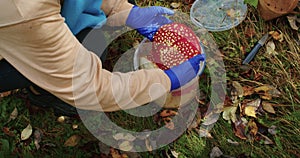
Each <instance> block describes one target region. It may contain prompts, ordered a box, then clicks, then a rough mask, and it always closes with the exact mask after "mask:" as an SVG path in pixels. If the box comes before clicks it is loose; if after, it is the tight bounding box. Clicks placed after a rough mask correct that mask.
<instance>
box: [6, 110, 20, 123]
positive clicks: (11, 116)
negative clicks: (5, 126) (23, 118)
mask: <svg viewBox="0 0 300 158" xmlns="http://www.w3.org/2000/svg"><path fill="white" fill-rule="evenodd" d="M17 117H18V109H17V108H16V107H15V108H14V110H13V111H12V112H11V114H10V116H9V119H8V121H7V122H10V121H11V120H14V119H16V118H17Z"/></svg>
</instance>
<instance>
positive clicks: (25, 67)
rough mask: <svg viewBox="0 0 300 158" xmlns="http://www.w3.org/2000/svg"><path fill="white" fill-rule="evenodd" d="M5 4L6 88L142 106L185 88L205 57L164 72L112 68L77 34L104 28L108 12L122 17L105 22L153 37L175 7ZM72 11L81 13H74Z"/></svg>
mask: <svg viewBox="0 0 300 158" xmlns="http://www.w3.org/2000/svg"><path fill="white" fill-rule="evenodd" d="M1 3H2V5H1V6H0V8H2V9H1V11H0V12H1V13H0V43H1V45H0V56H1V58H3V59H2V61H3V60H5V61H7V63H5V62H4V63H3V62H2V61H1V63H0V67H1V73H2V75H1V76H0V83H1V90H2V91H4V90H9V89H14V88H20V87H22V84H23V83H25V85H26V84H30V83H34V84H35V85H37V86H38V87H40V88H41V89H44V90H45V91H47V92H49V93H51V94H52V95H54V96H56V97H57V98H59V99H61V100H62V101H63V102H65V103H67V104H69V105H72V106H74V107H76V108H80V109H84V110H100V111H105V112H110V111H117V110H121V109H129V108H135V107H137V106H141V105H143V104H145V103H148V102H150V101H152V100H155V99H157V98H159V97H161V96H163V95H164V94H166V93H167V92H169V91H172V90H174V89H177V88H179V87H181V86H183V85H184V84H186V83H187V82H188V81H190V80H192V79H193V78H195V77H196V72H197V71H198V69H199V62H200V61H201V60H203V59H202V58H201V57H199V56H196V57H194V58H191V59H190V60H189V61H187V62H185V63H183V64H181V65H178V66H175V67H173V68H170V69H168V70H165V71H163V70H160V69H151V70H138V71H134V72H128V73H120V72H109V71H107V70H105V69H103V68H102V62H101V60H100V59H99V57H98V56H97V55H96V54H94V53H93V52H91V51H89V50H87V49H86V48H85V47H84V46H83V45H81V44H80V42H79V41H78V39H76V38H75V36H74V34H80V32H81V31H82V30H84V29H86V28H87V27H101V24H102V23H103V21H106V16H114V15H118V16H114V17H113V18H109V19H110V20H111V21H107V23H111V25H127V26H129V27H132V28H134V29H136V30H137V31H138V32H139V33H141V34H142V35H143V36H145V37H147V38H149V39H151V38H152V37H153V34H154V33H155V31H157V29H158V28H159V27H160V26H161V25H163V24H165V23H168V22H170V21H169V20H168V19H167V18H165V17H164V16H163V15H164V14H172V11H171V10H169V9H166V8H163V7H155V6H152V7H145V8H140V7H137V6H134V5H132V4H130V3H128V2H127V1H125V0H103V1H101V0H99V1H92V0H76V1H75V0H64V2H63V3H64V5H63V8H62V11H61V10H60V9H61V4H60V2H59V1H57V0H36V1H26V2H25V1H22V0H16V1H10V0H3V1H1ZM65 8H67V9H65ZM100 8H101V9H100ZM72 11H73V13H72ZM74 11H75V12H76V11H79V12H78V13H79V14H78V15H73V14H74ZM120 13H121V14H120ZM61 15H63V16H65V18H66V21H64V20H65V19H64V18H63V17H62V16H61ZM70 17H73V18H70ZM101 18H102V19H101ZM100 19H101V20H100ZM65 22H66V23H65ZM101 22H102V23H101ZM67 24H68V25H67ZM1 64H2V65H1ZM10 65H12V67H10ZM2 67H4V68H7V69H6V71H2V69H3V68H2ZM14 70H17V71H18V72H19V73H20V74H18V75H16V82H17V84H14V83H11V82H12V79H11V78H9V75H10V73H11V72H13V71H14ZM187 74H190V75H187ZM23 77H25V78H26V79H27V80H26V81H24V80H22V78H23ZM19 79H20V81H21V80H22V81H24V82H18V81H19ZM6 83H8V84H6ZM11 85H12V86H11ZM10 86H11V87H10ZM153 87H155V88H153ZM150 92H151V93H150ZM128 96H129V97H130V98H128Z"/></svg>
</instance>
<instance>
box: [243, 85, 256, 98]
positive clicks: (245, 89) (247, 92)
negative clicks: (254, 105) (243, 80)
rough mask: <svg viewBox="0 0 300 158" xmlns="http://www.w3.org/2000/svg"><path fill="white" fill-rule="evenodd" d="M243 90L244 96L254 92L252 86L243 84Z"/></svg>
mask: <svg viewBox="0 0 300 158" xmlns="http://www.w3.org/2000/svg"><path fill="white" fill-rule="evenodd" d="M243 90H244V96H250V95H252V94H253V93H254V87H250V86H244V87H243Z"/></svg>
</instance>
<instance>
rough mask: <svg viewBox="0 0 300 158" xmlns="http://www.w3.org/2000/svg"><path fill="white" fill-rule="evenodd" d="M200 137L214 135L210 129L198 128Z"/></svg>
mask: <svg viewBox="0 0 300 158" xmlns="http://www.w3.org/2000/svg"><path fill="white" fill-rule="evenodd" d="M198 134H199V137H205V138H213V136H212V135H211V134H210V132H209V130H207V129H204V128H200V129H199V130H198Z"/></svg>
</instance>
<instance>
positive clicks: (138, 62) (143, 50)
mask: <svg viewBox="0 0 300 158" xmlns="http://www.w3.org/2000/svg"><path fill="white" fill-rule="evenodd" d="M200 46H201V54H205V52H204V49H203V46H202V44H201V43H200ZM152 48H153V47H152V42H150V41H149V40H148V39H146V38H145V39H143V40H142V42H141V43H140V44H139V46H138V47H137V49H136V51H135V54H134V58H133V66H134V69H135V70H138V69H151V68H156V67H155V66H154V65H153V64H152V63H151V62H150V61H149V60H146V56H147V55H148V54H149V53H150V52H151V50H152ZM204 68H205V61H203V62H201V63H200V69H199V71H198V75H201V74H202V73H203V71H204ZM198 88H199V82H198V78H195V79H194V80H192V81H190V82H189V83H187V84H186V85H184V86H182V87H181V88H180V89H178V90H174V91H172V92H170V93H169V94H167V96H166V97H165V96H164V97H163V98H161V99H158V100H156V101H155V103H156V104H158V105H160V106H163V107H165V108H178V107H180V106H182V105H184V104H186V103H188V102H189V101H191V100H192V99H193V98H195V96H196V94H197V93H198Z"/></svg>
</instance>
